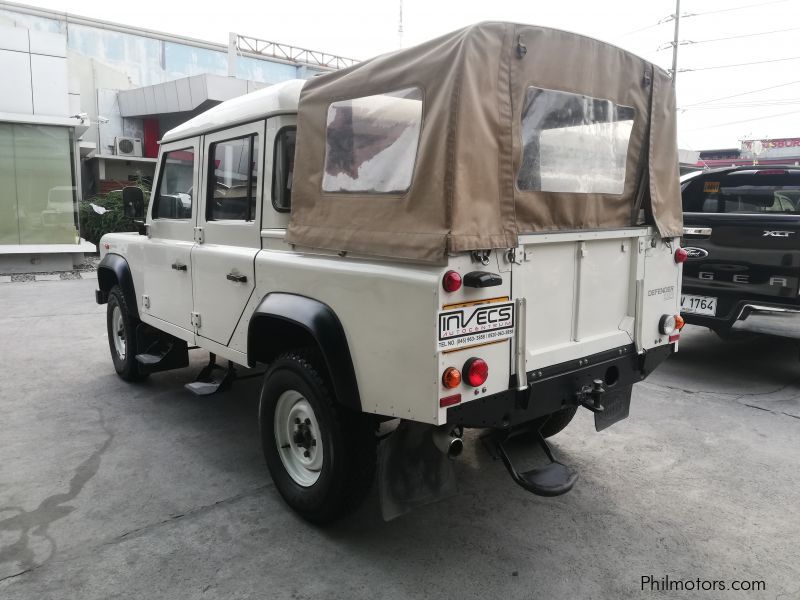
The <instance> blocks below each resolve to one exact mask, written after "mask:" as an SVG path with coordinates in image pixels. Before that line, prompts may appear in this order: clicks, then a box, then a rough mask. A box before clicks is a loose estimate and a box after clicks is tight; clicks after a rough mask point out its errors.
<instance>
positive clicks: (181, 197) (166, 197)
mask: <svg viewBox="0 0 800 600" xmlns="http://www.w3.org/2000/svg"><path fill="white" fill-rule="evenodd" d="M161 160H162V162H161V173H160V175H159V178H158V179H159V180H158V186H157V190H158V191H157V192H156V194H155V204H154V206H153V218H154V219H191V218H192V197H193V196H194V149H192V148H185V149H182V150H171V151H169V152H165V153H164V156H163V158H162V159H161Z"/></svg>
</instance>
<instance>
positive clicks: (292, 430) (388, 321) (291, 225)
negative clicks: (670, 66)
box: [97, 23, 684, 522]
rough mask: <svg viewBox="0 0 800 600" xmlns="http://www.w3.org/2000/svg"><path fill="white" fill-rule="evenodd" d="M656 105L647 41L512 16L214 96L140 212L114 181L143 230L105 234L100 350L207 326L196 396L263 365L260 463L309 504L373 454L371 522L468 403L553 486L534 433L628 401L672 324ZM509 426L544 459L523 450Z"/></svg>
mask: <svg viewBox="0 0 800 600" xmlns="http://www.w3.org/2000/svg"><path fill="white" fill-rule="evenodd" d="M674 106H675V105H674V92H673V89H672V85H671V81H670V79H669V78H668V77H667V75H666V74H665V73H664V72H663V71H662V70H660V69H658V68H657V67H654V66H653V65H652V64H650V63H648V62H645V61H644V60H642V59H640V58H638V57H636V56H633V55H631V54H629V53H627V52H625V51H623V50H621V49H619V48H616V47H613V46H610V45H608V44H605V43H601V42H598V41H596V40H593V39H589V38H586V37H582V36H579V35H576V34H572V33H566V32H562V31H557V30H552V29H546V28H541V27H534V26H528V25H519V24H511V23H483V24H479V25H476V26H472V27H468V28H466V29H463V30H460V31H457V32H454V33H452V34H450V35H447V36H443V37H441V38H438V39H435V40H432V41H430V42H427V43H425V44H422V45H420V46H417V47H414V48H411V49H407V50H401V51H398V52H395V53H392V54H388V55H385V56H379V57H377V58H374V59H372V60H368V61H366V62H363V63H361V64H358V65H356V66H353V67H351V68H348V69H344V70H341V71H337V72H334V73H330V74H326V75H323V76H320V77H317V78H315V79H312V80H310V81H307V82H303V81H289V82H285V83H282V84H279V85H276V86H272V87H268V88H265V89H262V90H260V91H257V92H254V93H252V94H248V95H246V96H243V97H241V98H237V99H235V100H231V101H228V102H224V103H223V104H221V105H219V106H217V107H215V108H212V109H211V110H209V111H207V112H205V113H203V114H201V115H200V116H198V117H196V118H194V119H192V120H190V121H188V122H187V123H185V124H183V125H181V126H179V127H177V128H175V129H173V130H171V131H169V132H167V133H166V134H165V135H164V139H163V140H162V143H161V151H160V156H159V162H158V167H157V170H156V177H155V187H154V189H153V193H152V198H151V200H150V202H149V207H148V209H147V211H146V216H145V209H144V198H143V196H142V193H141V192H140V191H139V190H138V188H126V190H125V193H124V204H125V207H126V208H125V210H126V213H127V214H128V215H129V216H133V217H134V218H138V219H141V220H140V221H138V226H139V229H140V231H139V232H138V234H137V233H133V234H112V235H106V236H104V237H103V239H102V241H101V248H102V255H103V257H102V261H101V264H100V268H99V273H98V281H99V288H100V289H99V290H98V291H97V302H99V303H108V339H109V344H110V348H111V356H112V359H113V361H114V366H115V368H116V370H117V372H118V373H119V375H120V376H121V377H122V378H123V379H125V380H128V381H136V380H139V379H141V378H143V377H146V376H147V375H148V374H150V373H154V372H157V371H163V370H166V369H174V368H180V367H186V366H187V365H188V349H189V347H199V348H202V349H204V350H206V351H208V352H209V353H210V354H211V360H210V363H209V365H208V367H206V368H205V369H203V371H202V372H201V373H200V375H199V377H198V379H197V381H195V382H193V383H190V384H188V386H187V387H188V388H189V389H190V390H192V391H194V392H196V393H200V394H202V393H210V392H214V391H216V390H218V389H220V388H225V387H227V386H229V385H230V384H231V382H232V381H233V380H234V378H235V369H236V367H235V365H241V366H247V367H254V366H256V365H259V364H261V365H265V366H266V373H265V375H264V383H263V388H262V392H261V402H260V408H259V419H260V425H261V436H262V442H263V448H264V454H265V456H266V461H267V465H268V467H269V470H270V472H271V474H272V477H273V479H274V481H275V484H276V486H277V489H278V490H279V491H280V493H281V494H282V495H283V497H284V498H285V499H286V501H287V503H288V504H289V505H290V506H291V507H292V508H293V509H295V510H296V511H297V512H299V513H300V514H301V515H303V516H304V517H305V518H307V519H309V520H312V521H314V522H326V521H330V520H332V519H335V518H337V517H339V516H341V515H342V514H344V513H345V512H347V511H348V510H351V509H353V508H354V507H356V506H358V504H359V503H360V502H361V501H362V500H363V499H364V497H365V495H366V493H367V492H368V490H369V488H370V486H371V484H372V482H373V480H374V478H375V472H376V469H377V470H378V471H379V482H380V483H379V486H380V496H381V503H382V509H383V513H384V516H385V517H387V518H391V517H394V516H397V515H399V514H402V513H403V512H405V511H407V510H409V509H410V508H413V507H414V506H417V505H419V504H421V503H423V502H427V501H429V500H432V499H435V498H440V497H442V496H444V495H447V494H450V493H453V491H454V489H455V487H454V485H455V483H454V478H453V472H452V461H450V460H449V459H450V458H452V457H455V456H457V455H458V454H459V452H460V450H461V448H462V446H463V442H462V432H463V429H464V428H466V427H473V428H482V429H484V430H485V435H484V437H483V441H484V442H485V443H486V445H487V447H488V448H489V450H490V451H491V452H492V453H494V455H495V457H497V458H500V459H502V461H503V463H504V464H505V466H506V467H507V469H508V471H509V473H510V474H511V476H512V477H513V479H514V481H515V482H516V483H518V484H519V485H520V486H522V487H523V488H525V489H526V490H528V491H530V492H533V493H535V494H540V495H544V496H554V495H558V494H563V493H565V492H567V491H569V490H570V489H571V488H572V486H573V485H574V483H575V480H576V474H575V473H574V472H573V471H572V470H571V469H570V468H568V467H566V466H565V465H563V464H561V463H559V462H557V461H556V460H555V459H554V458H553V454H552V452H551V451H550V449H549V448H548V445H547V443H546V442H545V440H544V438H546V437H548V436H551V435H553V434H554V433H556V432H558V431H560V430H561V429H563V428H564V427H565V426H566V425H567V423H569V421H570V419H571V418H572V417H573V415H574V414H575V411H576V410H577V408H578V407H581V406H583V407H585V408H587V409H589V410H590V411H592V412H593V413H594V416H595V424H596V428H597V429H598V430H600V429H602V428H604V427H607V426H608V425H610V424H612V423H614V422H616V421H618V420H620V419H623V418H625V417H627V416H628V410H629V404H630V398H631V388H632V386H633V384H634V383H636V382H638V381H641V380H642V379H644V377H646V376H647V375H648V374H649V373H650V372H651V371H652V370H653V369H654V368H655V367H656V366H657V365H658V364H659V363H660V362H662V361H663V360H664V359H666V358H667V357H668V356H669V355H670V353H672V352H673V351H674V350H675V348H676V345H677V340H678V337H679V329H680V326H681V323H682V322H681V320H680V317H679V316H678V315H679V306H678V301H679V298H680V293H679V292H680V283H681V265H680V264H679V263H680V259H681V258H682V256H683V254H684V253H683V252H682V251H679V247H678V245H679V236H680V235H681V232H682V221H681V200H680V193H679V188H678V186H679V182H678V161H677V148H676V135H675V108H674ZM217 358H221V359H225V360H227V361H229V362H228V368H226V369H223V368H222V367H221V366H218V365H216V364H215V360H216V359H217ZM398 423H399V424H398ZM393 424H394V425H396V426H395V427H394V428H392V425H393ZM389 432H390V433H389ZM517 434H524V435H525V436H527V438H528V439H529V440H530V441H531V443H533V444H538V445H539V446H540V447H541V448H542V450H543V451H544V455H545V456H544V463H543V464H542V465H539V466H535V467H534V468H532V469H528V470H523V469H519V468H518V467H517V465H516V464H515V463H514V461H513V460H512V458H513V457H511V456H510V455H509V453H508V451H507V447H506V441H507V440H508V438H509V437H510V436H514V435H517ZM379 442H380V444H379ZM379 445H380V452H379V451H378V450H379V448H378V446H379ZM378 463H380V464H378Z"/></svg>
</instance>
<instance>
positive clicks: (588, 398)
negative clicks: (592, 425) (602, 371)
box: [575, 379, 606, 414]
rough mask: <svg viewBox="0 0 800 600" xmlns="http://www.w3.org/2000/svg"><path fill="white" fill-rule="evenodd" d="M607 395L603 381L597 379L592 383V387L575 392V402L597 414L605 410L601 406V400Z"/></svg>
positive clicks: (588, 386) (585, 387)
mask: <svg viewBox="0 0 800 600" xmlns="http://www.w3.org/2000/svg"><path fill="white" fill-rule="evenodd" d="M605 393H606V388H605V387H603V380H602V379H595V380H594V381H592V385H585V386H583V387H582V388H581V389H580V390H578V391H577V392H575V400H576V401H577V402H578V404H580V405H581V406H583V407H584V408H587V409H589V410H590V411H592V412H593V413H595V414H597V413H601V412H603V411H604V410H605V407H604V406H603V405H602V404H600V400H601V399H602V397H603V394H605Z"/></svg>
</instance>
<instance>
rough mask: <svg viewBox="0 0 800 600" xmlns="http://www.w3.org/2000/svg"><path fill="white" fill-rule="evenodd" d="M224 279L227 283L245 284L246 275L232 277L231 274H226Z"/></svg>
mask: <svg viewBox="0 0 800 600" xmlns="http://www.w3.org/2000/svg"><path fill="white" fill-rule="evenodd" d="M225 278H226V279H227V280H228V281H235V282H236V283H247V275H234V274H233V273H228V275H227V276H226V277H225Z"/></svg>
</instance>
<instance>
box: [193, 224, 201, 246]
mask: <svg viewBox="0 0 800 600" xmlns="http://www.w3.org/2000/svg"><path fill="white" fill-rule="evenodd" d="M194 241H195V242H196V243H198V244H202V243H203V228H202V227H195V228H194Z"/></svg>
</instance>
